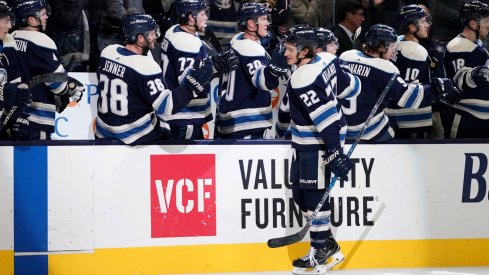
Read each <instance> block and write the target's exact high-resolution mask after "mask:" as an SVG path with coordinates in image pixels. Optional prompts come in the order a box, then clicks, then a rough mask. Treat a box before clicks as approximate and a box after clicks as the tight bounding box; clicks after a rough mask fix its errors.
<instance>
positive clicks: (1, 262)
mask: <svg viewBox="0 0 489 275" xmlns="http://www.w3.org/2000/svg"><path fill="white" fill-rule="evenodd" d="M13 274H14V251H13V250H0V275H13Z"/></svg>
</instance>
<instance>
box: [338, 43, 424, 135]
mask: <svg viewBox="0 0 489 275" xmlns="http://www.w3.org/2000/svg"><path fill="white" fill-rule="evenodd" d="M340 59H341V60H342V61H344V62H346V64H347V66H348V67H349V68H350V71H351V72H352V73H353V74H355V75H357V76H358V77H359V78H360V82H361V84H362V91H361V93H360V94H359V95H358V97H355V98H353V99H352V100H342V101H341V103H342V108H343V112H344V114H345V115H346V119H347V122H348V132H347V135H346V138H347V139H355V138H356V137H357V136H358V135H359V133H360V131H361V129H362V127H363V124H364V123H365V121H366V120H367V117H368V116H369V114H370V112H371V111H372V109H373V107H374V105H375V104H376V103H377V100H378V98H379V97H380V95H381V93H382V91H383V90H384V88H385V87H386V86H387V83H388V82H389V80H390V78H391V77H392V74H399V70H398V69H397V67H396V66H394V64H392V62H390V61H388V60H385V59H382V58H374V57H371V56H368V55H366V54H364V53H362V52H360V51H357V50H350V51H346V52H344V53H343V54H341V56H340ZM430 90H431V88H430V86H423V85H421V84H407V83H406V82H405V81H404V80H403V79H402V78H401V77H397V79H396V81H394V83H393V85H392V87H391V88H390V90H389V92H388V93H387V96H386V97H385V99H384V101H382V103H381V104H380V106H379V108H378V109H377V112H376V113H375V115H374V117H373V118H372V120H371V121H370V124H369V125H368V127H367V129H366V130H365V132H364V134H363V136H362V139H363V140H372V141H383V140H386V139H388V138H392V137H394V131H393V129H392V128H391V127H390V124H389V118H388V117H387V115H386V114H385V112H384V109H385V108H398V107H402V108H411V109H415V108H420V107H426V106H429V105H430V104H431V103H432V102H433V97H432V95H431V91H430ZM386 137H387V138H386Z"/></svg>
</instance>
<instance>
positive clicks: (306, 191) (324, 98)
mask: <svg viewBox="0 0 489 275" xmlns="http://www.w3.org/2000/svg"><path fill="white" fill-rule="evenodd" d="M284 46H285V53H284V55H285V57H286V58H287V63H288V64H289V65H296V66H297V69H296V70H295V71H294V72H293V73H292V76H291V79H290V81H289V83H288V86H287V94H288V96H289V105H290V116H291V131H292V148H293V151H294V155H293V161H292V167H291V175H290V180H291V182H292V194H293V198H294V201H295V202H296V203H297V205H298V206H299V208H300V209H301V211H302V213H303V215H304V216H305V217H306V218H307V217H308V216H309V215H311V214H312V212H314V209H315V208H316V206H317V205H318V203H319V201H320V199H321V197H322V196H323V194H324V192H325V188H326V187H327V186H328V184H329V179H330V177H331V172H332V173H333V174H334V175H336V176H338V177H339V178H341V179H343V180H348V172H349V171H350V169H351V168H352V163H351V161H350V159H349V158H348V157H347V156H346V155H345V154H344V153H343V148H342V145H343V142H344V136H343V135H340V129H341V128H342V127H343V126H344V125H342V122H341V110H340V107H339V105H338V102H337V100H336V96H335V95H336V93H352V94H355V93H357V90H356V89H358V88H359V85H358V84H359V83H358V79H357V78H356V77H354V76H352V75H350V74H348V73H345V72H344V71H342V70H341V68H340V65H339V60H338V59H337V58H336V57H335V56H334V55H331V54H329V55H328V56H325V57H319V56H317V55H316V34H315V32H314V29H312V28H311V27H309V26H307V25H298V26H294V27H292V28H291V29H290V30H289V32H288V33H287V34H286V39H285V44H284ZM330 215H331V206H330V203H329V199H328V200H326V202H325V203H324V205H323V206H322V207H321V209H320V211H319V213H318V214H317V216H316V219H315V220H314V222H313V223H312V225H311V227H310V231H309V234H310V238H311V247H310V248H309V251H308V252H307V254H306V255H305V256H303V257H301V258H298V259H295V260H294V261H293V263H292V265H293V266H294V269H293V273H294V274H324V273H325V271H326V270H327V269H329V268H332V267H333V266H335V265H336V264H338V263H339V262H341V261H342V260H343V259H344V256H343V254H341V252H340V247H339V245H338V243H336V241H335V239H334V238H333V235H332V233H331V229H330V225H331V223H330V220H329V218H330ZM330 257H332V260H333V261H332V262H331V263H329V264H328V265H327V266H326V263H327V260H328V259H329V258H330Z"/></svg>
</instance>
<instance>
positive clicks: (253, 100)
mask: <svg viewBox="0 0 489 275" xmlns="http://www.w3.org/2000/svg"><path fill="white" fill-rule="evenodd" d="M267 14H268V10H267V7H266V6H265V5H264V4H260V3H254V2H248V3H242V4H241V5H240V7H239V9H238V13H237V17H238V25H239V27H240V28H241V30H242V31H243V32H241V33H239V34H237V35H235V36H234V37H233V39H232V41H231V48H232V49H233V50H235V51H236V53H237V55H238V57H239V63H240V64H239V66H238V68H237V69H236V71H233V72H231V73H230V74H229V77H228V86H227V90H226V92H225V93H224V94H223V95H222V97H221V100H220V102H219V103H218V104H219V114H218V115H219V120H218V125H217V127H218V134H219V137H220V138H239V139H256V138H263V137H264V134H265V131H266V130H267V129H270V128H271V127H272V104H271V93H270V91H271V90H272V89H274V88H276V87H277V86H278V84H279V77H281V76H282V75H285V74H286V73H287V71H288V66H287V67H284V66H281V65H280V64H274V63H270V58H269V56H268V54H267V52H266V51H265V48H263V46H262V45H261V44H260V39H261V38H263V37H265V36H266V35H267V34H268V32H267V29H268V25H269V22H268V18H267Z"/></svg>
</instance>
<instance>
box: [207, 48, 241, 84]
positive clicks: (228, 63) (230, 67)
mask: <svg viewBox="0 0 489 275" xmlns="http://www.w3.org/2000/svg"><path fill="white" fill-rule="evenodd" d="M211 61H212V65H213V68H214V72H213V73H214V77H215V76H221V75H223V74H227V73H229V72H232V71H234V70H236V69H237V68H238V65H239V58H238V56H237V55H236V52H235V51H234V50H233V49H230V50H227V51H224V52H222V53H219V54H217V55H214V56H212V57H211Z"/></svg>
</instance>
